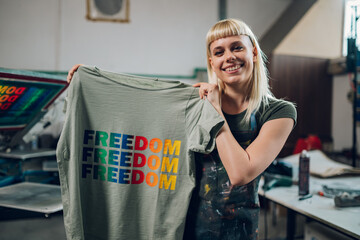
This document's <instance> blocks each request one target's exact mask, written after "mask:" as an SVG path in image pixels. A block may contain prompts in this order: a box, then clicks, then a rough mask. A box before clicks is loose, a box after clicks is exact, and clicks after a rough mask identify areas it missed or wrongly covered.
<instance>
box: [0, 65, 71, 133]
mask: <svg viewBox="0 0 360 240" xmlns="http://www.w3.org/2000/svg"><path fill="white" fill-rule="evenodd" d="M66 87H67V83H66V81H65V80H64V77H60V76H57V75H51V74H44V73H38V72H31V71H20V70H9V69H2V68H0V130H21V129H23V128H25V127H26V125H27V124H29V123H30V122H31V121H32V120H33V119H35V118H36V117H37V115H38V114H39V113H40V112H42V111H46V109H47V108H48V107H49V106H50V105H51V103H52V102H53V101H55V99H56V98H57V97H58V96H59V95H60V94H61V93H62V92H63V91H64V90H65V89H66Z"/></svg>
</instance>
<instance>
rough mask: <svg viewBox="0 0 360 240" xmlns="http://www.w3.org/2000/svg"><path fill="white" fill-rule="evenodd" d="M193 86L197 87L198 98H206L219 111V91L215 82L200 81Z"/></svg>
mask: <svg viewBox="0 0 360 240" xmlns="http://www.w3.org/2000/svg"><path fill="white" fill-rule="evenodd" d="M193 87H198V88H199V95H200V98H202V99H205V98H207V99H208V100H209V102H210V103H211V104H212V105H213V106H214V108H215V109H216V110H217V111H218V112H219V113H221V103H220V91H219V87H218V86H217V85H216V84H211V83H204V82H200V83H196V84H194V85H193Z"/></svg>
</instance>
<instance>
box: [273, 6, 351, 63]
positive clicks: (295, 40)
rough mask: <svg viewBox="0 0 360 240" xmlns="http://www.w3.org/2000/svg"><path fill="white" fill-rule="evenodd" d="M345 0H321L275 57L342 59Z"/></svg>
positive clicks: (283, 42) (277, 49) (281, 44)
mask: <svg viewBox="0 0 360 240" xmlns="http://www.w3.org/2000/svg"><path fill="white" fill-rule="evenodd" d="M343 9H344V0H318V1H317V2H315V3H314V5H313V6H312V7H311V8H310V9H309V11H308V12H307V13H306V14H305V15H304V17H303V18H302V19H301V20H300V21H299V22H298V23H297V24H296V26H295V27H294V28H293V29H292V30H291V31H290V32H289V34H288V35H287V36H286V37H285V38H284V39H283V40H282V41H281V43H280V44H279V46H278V47H277V48H276V49H275V51H274V53H275V54H283V55H293V56H306V57H317V58H338V57H341V54H342V32H343V11H344V10H343Z"/></svg>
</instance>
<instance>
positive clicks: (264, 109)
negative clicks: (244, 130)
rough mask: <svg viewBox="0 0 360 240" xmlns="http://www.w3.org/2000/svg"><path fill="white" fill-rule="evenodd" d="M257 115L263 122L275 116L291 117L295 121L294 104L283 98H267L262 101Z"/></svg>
mask: <svg viewBox="0 0 360 240" xmlns="http://www.w3.org/2000/svg"><path fill="white" fill-rule="evenodd" d="M258 116H259V119H260V121H262V122H263V123H264V122H266V121H269V120H273V119H277V118H291V119H293V120H294V121H295V122H296V118H297V113H296V106H295V103H292V102H290V101H287V100H284V99H277V98H269V99H268V101H263V102H262V104H261V107H260V109H259V111H258Z"/></svg>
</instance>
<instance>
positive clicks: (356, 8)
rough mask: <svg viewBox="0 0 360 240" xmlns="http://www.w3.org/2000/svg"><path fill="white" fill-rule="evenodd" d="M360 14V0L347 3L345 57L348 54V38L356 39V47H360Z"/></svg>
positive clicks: (344, 35)
mask: <svg viewBox="0 0 360 240" xmlns="http://www.w3.org/2000/svg"><path fill="white" fill-rule="evenodd" d="M359 13H360V0H347V1H345V13H344V34H343V56H346V55H347V52H348V46H347V45H348V40H347V39H348V38H354V39H355V38H356V46H357V47H359V46H360V39H359V36H360V24H359V23H358V22H357V21H356V18H357V17H358V16H359Z"/></svg>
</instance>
